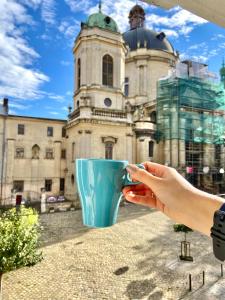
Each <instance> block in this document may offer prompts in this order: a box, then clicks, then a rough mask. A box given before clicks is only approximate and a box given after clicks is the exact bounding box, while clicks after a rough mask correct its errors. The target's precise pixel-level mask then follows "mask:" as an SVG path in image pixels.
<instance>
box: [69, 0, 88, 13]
mask: <svg viewBox="0 0 225 300" xmlns="http://www.w3.org/2000/svg"><path fill="white" fill-rule="evenodd" d="M65 3H66V4H67V5H68V6H69V7H70V9H71V10H72V11H73V12H78V11H83V12H84V13H85V12H86V11H87V10H88V9H89V8H90V7H91V5H92V1H90V0H80V1H77V0H65Z"/></svg>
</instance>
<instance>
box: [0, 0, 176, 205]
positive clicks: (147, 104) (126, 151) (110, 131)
mask: <svg viewBox="0 0 225 300" xmlns="http://www.w3.org/2000/svg"><path fill="white" fill-rule="evenodd" d="M129 23H130V29H129V30H128V31H127V32H125V33H123V34H121V33H120V32H119V30H118V27H117V24H116V22H115V21H114V20H113V19H112V18H111V17H110V16H106V15H105V14H104V13H103V12H102V11H101V6H99V11H98V12H97V13H94V14H92V15H90V16H89V17H88V19H87V21H86V22H84V23H81V29H80V32H79V34H78V36H77V37H76V39H75V43H74V47H73V54H74V59H75V65H74V68H75V77H74V87H75V89H74V97H73V99H74V105H73V110H72V111H70V113H69V115H68V120H53V119H45V118H35V117H22V116H14V115H9V114H8V113H7V100H6V99H5V100H4V103H3V109H4V112H2V114H1V117H0V120H1V125H0V131H1V138H2V147H1V150H0V151H1V157H2V162H1V195H0V197H1V199H2V200H1V201H2V203H10V201H11V197H12V192H13V191H14V190H17V191H20V192H22V193H23V195H24V197H26V198H30V199H31V200H32V199H35V198H37V197H38V195H40V191H41V188H44V187H45V189H46V191H47V194H55V195H58V194H59V193H64V194H65V196H66V198H67V199H69V200H73V201H75V200H76V199H77V193H76V183H75V177H74V168H75V167H74V161H75V159H76V158H81V157H83V158H87V157H96V158H108V159H110V158H112V159H126V160H128V161H129V162H132V163H135V162H141V161H145V160H154V161H157V160H158V149H157V144H156V143H155V140H154V132H155V124H156V108H155V106H156V86H157V81H158V79H159V78H161V77H163V76H166V75H167V74H168V72H169V71H170V70H171V69H172V68H173V67H174V65H175V63H176V61H177V59H178V55H177V53H176V52H175V51H174V49H173V47H172V45H171V44H170V43H169V41H168V40H167V38H166V36H165V34H164V33H163V32H161V33H156V32H154V31H152V30H149V29H147V28H146V27H145V12H144V10H143V8H142V7H141V6H139V5H135V6H134V7H133V8H132V9H131V11H130V13H129Z"/></svg>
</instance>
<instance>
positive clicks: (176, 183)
mask: <svg viewBox="0 0 225 300" xmlns="http://www.w3.org/2000/svg"><path fill="white" fill-rule="evenodd" d="M143 166H144V167H145V170H143V169H140V168H138V167H137V166H135V165H128V166H127V171H128V172H129V174H130V176H131V178H132V179H133V180H137V181H140V182H142V183H141V184H139V185H132V186H127V187H125V188H124V189H123V194H124V196H125V198H126V200H128V201H130V202H133V203H137V204H142V205H145V206H150V207H152V208H156V209H158V210H160V211H162V212H164V213H166V211H165V207H166V208H167V211H168V209H170V208H171V209H173V210H176V209H177V210H180V209H182V205H183V201H186V200H187V197H189V196H190V195H189V194H192V193H196V190H197V189H196V188H194V187H193V186H192V185H191V184H190V183H189V182H188V181H187V180H185V179H184V177H183V176H181V175H180V174H179V173H178V172H177V171H176V170H175V169H174V168H170V167H167V166H164V165H160V164H156V163H152V162H145V163H143ZM166 214H167V213H166Z"/></svg>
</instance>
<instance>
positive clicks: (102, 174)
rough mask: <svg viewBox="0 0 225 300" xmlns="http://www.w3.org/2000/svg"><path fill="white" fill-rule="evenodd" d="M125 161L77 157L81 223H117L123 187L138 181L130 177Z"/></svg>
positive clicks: (98, 225)
mask: <svg viewBox="0 0 225 300" xmlns="http://www.w3.org/2000/svg"><path fill="white" fill-rule="evenodd" d="M127 165H128V161H126V160H109V159H76V182H77V188H78V193H79V196H80V201H81V207H82V217H83V224H84V225H86V226H89V227H108V226H112V225H113V224H115V223H116V220H117V214H118V208H119V204H120V200H121V197H122V188H123V187H124V186H127V185H134V184H139V183H140V182H132V181H131V179H130V177H129V173H127V171H126V166H127ZM137 166H138V167H140V168H144V166H142V165H137Z"/></svg>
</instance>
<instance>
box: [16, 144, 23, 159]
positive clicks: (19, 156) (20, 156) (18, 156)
mask: <svg viewBox="0 0 225 300" xmlns="http://www.w3.org/2000/svg"><path fill="white" fill-rule="evenodd" d="M19 149H20V150H22V153H23V154H22V155H19V152H18V150H19ZM15 158H24V148H23V147H16V152H15Z"/></svg>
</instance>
